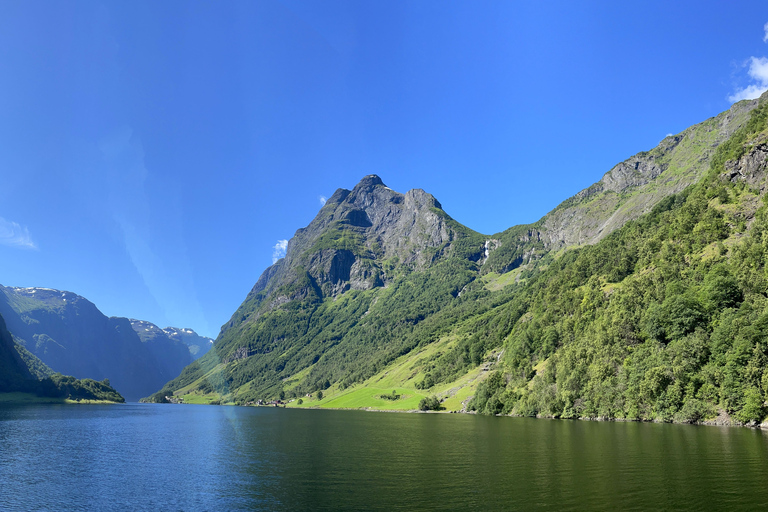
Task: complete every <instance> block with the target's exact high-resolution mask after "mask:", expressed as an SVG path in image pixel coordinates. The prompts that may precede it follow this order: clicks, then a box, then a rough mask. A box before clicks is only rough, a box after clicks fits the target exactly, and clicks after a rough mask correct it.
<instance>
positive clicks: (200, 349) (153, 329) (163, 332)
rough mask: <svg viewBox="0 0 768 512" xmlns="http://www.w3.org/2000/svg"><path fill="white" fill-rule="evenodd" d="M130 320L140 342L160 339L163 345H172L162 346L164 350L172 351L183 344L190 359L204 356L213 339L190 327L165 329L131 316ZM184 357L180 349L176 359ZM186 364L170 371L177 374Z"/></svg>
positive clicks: (181, 359)
mask: <svg viewBox="0 0 768 512" xmlns="http://www.w3.org/2000/svg"><path fill="white" fill-rule="evenodd" d="M130 322H131V327H133V330H134V331H136V334H138V335H139V338H140V339H141V341H142V342H144V343H150V344H157V343H158V342H161V341H162V344H163V345H164V347H172V348H170V349H165V348H164V350H173V351H176V350H177V347H180V346H181V345H182V344H183V345H184V346H186V347H187V351H188V352H189V355H190V356H191V358H192V361H194V360H195V359H199V358H200V357H202V356H204V355H205V354H206V353H207V352H208V351H209V350H210V349H211V346H212V345H213V340H212V339H211V338H206V337H205V336H200V335H199V334H197V333H196V332H195V331H193V330H192V329H186V328H178V327H166V328H165V329H161V328H159V327H158V326H156V325H155V324H153V323H152V322H147V321H146V320H136V319H134V318H131V319H130ZM185 357H186V356H185V355H184V354H183V351H181V353H180V354H179V356H178V358H177V361H184V359H185ZM189 362H191V361H189ZM187 364H188V363H185V364H184V365H183V366H181V367H179V368H178V369H177V370H175V371H172V372H171V373H174V374H178V373H179V372H180V371H181V370H182V368H183V367H184V366H186V365H187Z"/></svg>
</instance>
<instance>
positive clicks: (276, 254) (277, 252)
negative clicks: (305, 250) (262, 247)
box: [272, 240, 288, 265]
mask: <svg viewBox="0 0 768 512" xmlns="http://www.w3.org/2000/svg"><path fill="white" fill-rule="evenodd" d="M286 249H288V240H278V241H277V243H276V244H275V246H274V247H273V248H272V264H273V265H274V264H275V263H277V260H279V259H280V258H282V257H284V256H285V251H286Z"/></svg>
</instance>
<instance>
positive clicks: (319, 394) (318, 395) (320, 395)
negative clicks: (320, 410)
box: [317, 391, 323, 400]
mask: <svg viewBox="0 0 768 512" xmlns="http://www.w3.org/2000/svg"><path fill="white" fill-rule="evenodd" d="M317 399H318V400H322V399H323V392H322V391H318V392H317Z"/></svg>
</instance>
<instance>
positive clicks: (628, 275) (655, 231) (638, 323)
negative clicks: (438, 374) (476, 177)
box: [471, 105, 768, 423]
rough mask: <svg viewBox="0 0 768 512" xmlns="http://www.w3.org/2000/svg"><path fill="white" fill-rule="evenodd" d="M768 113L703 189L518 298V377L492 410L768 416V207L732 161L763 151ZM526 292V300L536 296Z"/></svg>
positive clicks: (505, 382)
mask: <svg viewBox="0 0 768 512" xmlns="http://www.w3.org/2000/svg"><path fill="white" fill-rule="evenodd" d="M767 112H768V110H767V109H766V106H765V105H763V106H761V107H759V108H758V109H756V110H755V111H754V114H753V116H752V118H751V120H750V122H749V123H748V124H747V126H746V127H745V128H744V129H742V130H740V131H739V132H737V133H736V134H735V135H734V137H733V138H732V139H731V140H730V141H729V142H728V143H727V144H724V145H722V146H721V148H719V149H718V152H717V154H716V156H715V158H714V159H713V164H712V171H711V172H710V174H709V175H708V176H707V177H706V178H705V179H704V180H702V182H700V183H699V184H698V185H695V186H692V187H690V188H689V189H688V190H686V191H684V192H683V193H681V194H679V195H676V196H672V197H669V198H667V199H665V200H664V201H662V202H661V203H660V204H658V205H657V206H656V207H655V208H654V209H653V211H652V212H651V213H650V214H648V215H646V216H644V217H642V218H641V219H639V220H638V221H636V222H632V223H629V224H627V225H626V226H624V227H623V228H622V229H621V230H619V231H617V232H615V233H614V234H612V235H611V236H609V237H607V238H606V239H604V240H603V241H601V242H600V243H598V244H597V245H595V246H592V247H586V248H583V249H580V250H573V251H568V252H566V253H564V254H562V255H561V256H560V257H559V258H558V259H556V260H554V261H553V262H552V263H551V264H550V265H549V267H548V268H547V269H546V270H545V271H543V272H541V273H540V275H538V276H537V277H535V278H534V279H533V280H532V281H531V282H530V284H529V285H528V286H527V287H526V288H525V289H524V290H522V291H521V293H520V294H519V296H518V297H517V298H516V300H518V301H519V302H527V303H528V307H527V309H526V311H525V313H524V314H523V315H522V316H521V317H520V320H519V321H518V322H517V323H516V325H515V326H514V328H513V329H512V332H511V333H510V335H509V336H508V338H507V339H506V342H505V355H504V363H505V371H500V372H496V373H494V374H493V375H491V376H490V377H489V378H488V379H487V380H486V381H485V382H484V384H483V385H482V386H481V387H480V389H479V390H478V393H477V395H476V396H475V398H474V400H473V402H472V403H471V407H472V408H474V409H476V410H478V411H481V412H485V413H514V414H521V415H537V414H540V415H548V416H556V417H564V418H572V417H582V416H587V417H617V418H629V419H647V420H650V419H655V420H663V421H673V420H674V421H681V422H695V421H699V420H701V419H703V418H707V417H711V416H714V415H715V414H716V413H717V410H718V409H723V410H725V411H726V412H727V413H729V414H730V415H732V416H733V417H735V418H736V419H737V420H739V421H741V422H745V423H746V422H753V421H761V420H762V419H763V418H764V417H765V416H766V414H767V413H768V410H766V407H765V400H766V398H768V369H766V362H767V361H768V269H767V268H766V262H767V261H768V243H767V242H768V206H766V204H765V202H766V201H765V196H763V197H762V199H758V197H759V191H758V190H756V189H752V188H751V187H750V186H749V185H747V184H746V183H744V182H735V183H732V182H730V181H728V180H727V179H726V177H724V176H722V172H723V170H724V164H725V162H727V161H729V160H733V159H734V158H738V157H740V156H742V155H744V154H745V152H747V151H749V150H750V148H751V147H752V145H751V144H749V143H748V142H749V141H752V140H754V138H755V137H756V136H757V134H759V133H760V132H762V131H763V130H765V127H766V118H767V114H766V113H767ZM523 296H524V297H525V299H524V300H523V298H522V297H523Z"/></svg>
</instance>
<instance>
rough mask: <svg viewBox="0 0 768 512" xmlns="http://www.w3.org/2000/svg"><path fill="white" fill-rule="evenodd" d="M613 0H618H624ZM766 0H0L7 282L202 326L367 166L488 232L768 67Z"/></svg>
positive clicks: (738, 91)
mask: <svg viewBox="0 0 768 512" xmlns="http://www.w3.org/2000/svg"><path fill="white" fill-rule="evenodd" d="M625 4H626V5H625ZM767 22H768V5H766V4H765V2H764V1H762V2H739V3H737V4H733V3H731V4H729V5H726V3H724V2H638V3H637V4H635V5H629V4H628V3H626V2H615V1H614V2H528V3H525V4H523V3H522V2H512V1H499V2H482V1H479V2H478V1H473V2H445V1H439V2H438V1H427V0H418V1H411V2H408V1H405V2H376V1H358V2H344V1H334V2H318V1H312V2H294V1H270V2H267V1H263V2H259V1H248V2H235V1H230V2H194V1H184V2H174V1H163V2H155V1H152V2H139V1H131V2H112V3H100V2H96V1H88V2H78V1H72V2H35V1H18V2H8V1H4V0H3V1H0V182H1V183H2V186H1V187H0V284H3V285H6V286H42V287H50V288H59V289H66V290H69V291H72V292H75V293H79V294H81V295H83V296H85V297H87V298H88V299H90V300H91V301H93V302H94V303H95V304H96V305H97V306H98V307H99V308H100V309H101V310H102V311H103V312H104V313H105V314H107V315H114V316H127V317H134V318H140V319H143V320H149V321H151V322H154V323H156V324H158V325H160V326H161V327H165V326H167V325H173V326H178V327H191V328H193V329H195V330H196V331H198V332H199V333H201V334H205V335H210V336H213V337H215V336H216V334H217V333H218V331H219V327H220V326H221V325H222V324H223V323H225V322H226V321H227V320H228V319H229V317H230V315H231V314H232V313H233V312H234V310H235V309H236V308H237V306H238V305H239V304H240V302H241V301H242V300H243V299H244V298H245V296H246V294H247V293H248V291H249V290H250V288H251V287H252V286H253V284H254V283H255V282H256V280H257V279H258V277H259V275H260V274H261V272H262V271H263V270H264V269H265V268H266V267H267V266H269V265H270V264H271V263H272V259H273V256H274V254H275V246H276V244H278V243H279V241H280V240H285V239H288V238H290V237H291V236H292V235H293V233H294V232H295V231H296V229H298V228H300V227H303V226H305V225H306V224H308V223H309V222H310V221H311V220H312V218H313V217H314V216H315V215H316V213H317V211H318V209H319V208H320V206H321V198H323V197H328V196H330V195H331V194H332V193H333V192H334V190H336V189H337V188H340V187H343V188H352V187H353V186H354V185H355V184H356V183H357V182H358V181H359V180H360V178H362V177H363V176H365V175H367V174H371V173H375V174H378V175H380V176H381V177H382V179H383V180H384V182H385V183H386V184H387V185H388V186H389V187H391V188H393V189H395V190H398V191H401V192H406V191H407V190H409V189H411V188H423V189H425V190H427V191H428V192H430V193H432V194H434V195H435V197H437V198H438V200H440V202H441V203H442V205H443V207H444V209H445V210H446V211H447V212H448V213H449V214H450V215H451V216H452V217H454V218H455V219H457V220H458V221H460V222H462V223H464V224H466V225H467V226H469V227H471V228H473V229H475V230H477V231H480V232H482V233H486V234H492V233H495V232H498V231H502V230H504V229H506V228H508V227H510V226H512V225H514V224H520V223H527V222H533V221H535V220H537V219H538V218H539V217H541V216H542V215H544V214H545V213H546V212H547V211H549V210H551V209H552V208H553V207H555V206H556V205H557V204H558V203H559V202H561V201H562V200H564V199H566V198H567V197H569V196H571V195H573V194H575V193H576V192H578V191H579V190H580V189H582V188H585V187H587V186H589V185H590V184H591V183H593V182H595V181H597V180H599V179H600V177H601V176H602V175H603V174H604V173H605V172H607V171H608V170H609V169H610V168H611V167H612V166H613V165H615V164H616V163H618V162H620V161H622V160H624V159H626V158H628V157H629V156H631V155H633V154H634V153H637V152H639V151H643V150H648V149H651V148H652V147H654V146H655V145H656V144H657V143H658V142H659V141H660V140H661V139H662V138H663V137H664V136H665V135H667V134H669V133H677V132H679V131H682V130H683V129H685V128H686V127H688V126H689V125H691V124H694V123H697V122H700V121H703V120H704V119H706V118H708V117H711V116H714V115H716V114H718V113H719V112H721V111H723V110H725V109H727V108H728V107H729V106H730V104H731V103H732V101H734V100H735V99H738V98H740V97H743V96H746V95H755V94H757V93H758V92H759V91H760V90H765V89H766V88H768V59H766V56H768V42H766V41H768V35H767V33H766V30H768V28H767V27H766V23H767Z"/></svg>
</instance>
